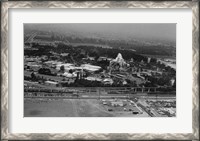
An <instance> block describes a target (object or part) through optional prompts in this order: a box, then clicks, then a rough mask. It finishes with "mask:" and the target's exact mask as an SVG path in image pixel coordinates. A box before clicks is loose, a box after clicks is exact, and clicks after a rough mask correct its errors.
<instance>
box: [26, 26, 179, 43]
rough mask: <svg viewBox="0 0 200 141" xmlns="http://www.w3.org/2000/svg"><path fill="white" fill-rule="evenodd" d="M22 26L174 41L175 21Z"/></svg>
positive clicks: (110, 36)
mask: <svg viewBox="0 0 200 141" xmlns="http://www.w3.org/2000/svg"><path fill="white" fill-rule="evenodd" d="M24 28H25V31H26V30H27V29H31V30H40V31H50V32H59V33H61V34H65V35H67V34H68V35H77V36H83V37H93V38H111V39H122V40H134V39H136V40H138V39H139V40H144V41H153V42H165V43H170V44H171V43H172V44H174V45H175V43H176V24H175V23H66V24H64V23H59V24H46V23H45V24H24Z"/></svg>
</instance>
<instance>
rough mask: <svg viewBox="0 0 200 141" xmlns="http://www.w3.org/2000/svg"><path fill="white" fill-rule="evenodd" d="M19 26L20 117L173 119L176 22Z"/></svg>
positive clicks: (174, 105) (28, 24)
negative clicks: (21, 60) (21, 54)
mask: <svg viewBox="0 0 200 141" xmlns="http://www.w3.org/2000/svg"><path fill="white" fill-rule="evenodd" d="M23 26H24V41H23V44H24V86H23V87H24V117H133V118H134V117H176V24H173V23H24V25H23Z"/></svg>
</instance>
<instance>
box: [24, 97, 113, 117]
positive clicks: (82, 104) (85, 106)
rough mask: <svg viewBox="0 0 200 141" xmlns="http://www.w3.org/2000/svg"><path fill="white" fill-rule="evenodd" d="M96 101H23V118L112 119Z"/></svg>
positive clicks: (110, 114)
mask: <svg viewBox="0 0 200 141" xmlns="http://www.w3.org/2000/svg"><path fill="white" fill-rule="evenodd" d="M98 103H99V102H98V101H97V100H94V99H93V100H91V99H90V100H87V99H81V100H80V99H66V100H43V99H33V100H30V99H25V101H24V116H25V117H112V116H114V115H113V114H112V113H109V112H108V111H106V110H105V109H104V108H103V107H101V106H99V104H98Z"/></svg>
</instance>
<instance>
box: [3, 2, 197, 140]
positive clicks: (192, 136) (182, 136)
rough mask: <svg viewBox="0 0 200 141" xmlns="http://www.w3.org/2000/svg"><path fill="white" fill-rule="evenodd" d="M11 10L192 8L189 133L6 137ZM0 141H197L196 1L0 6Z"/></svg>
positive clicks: (44, 3) (21, 134) (46, 134)
mask: <svg viewBox="0 0 200 141" xmlns="http://www.w3.org/2000/svg"><path fill="white" fill-rule="evenodd" d="M10 8H172V9H173V8H191V9H192V43H193V44H192V53H193V54H192V57H193V58H192V61H193V62H192V73H193V76H192V77H193V78H192V80H193V84H192V100H193V101H192V130H193V132H192V133H175V134H172V133H165V134H151V133H80V134H77V133H15V134H13V133H9V130H8V127H9V124H10V123H9V106H8V105H9V104H8V100H9V99H8V97H9V85H8V84H9V82H8V81H9V79H8V78H9V73H8V71H9V64H8V56H9V53H8V46H9V39H8V33H9V32H8V31H9V28H8V25H9V18H8V17H9V9H10ZM1 37H2V38H1V39H2V42H1V78H2V83H1V118H2V119H1V140H40V139H42V140H61V139H62V140H75V139H85V140H96V139H98V140H149V139H150V140H151V139H164V140H199V121H198V120H199V98H198V97H199V82H198V80H199V3H198V2H197V1H191V2H186V1H172V2H165V1H163V2H153V1H148V2H146V1H141V2H139V1H121V2H115V1H84V2H80V1H79V2H75V1H65V2H64V1H63V2H56V1H43V2H36V1H19V2H15V1H10V2H6V1H5V2H1Z"/></svg>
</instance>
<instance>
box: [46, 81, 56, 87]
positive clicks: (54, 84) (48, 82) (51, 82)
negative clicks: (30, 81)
mask: <svg viewBox="0 0 200 141" xmlns="http://www.w3.org/2000/svg"><path fill="white" fill-rule="evenodd" d="M44 83H45V84H46V85H50V86H57V85H58V82H54V81H45V82H44Z"/></svg>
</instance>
